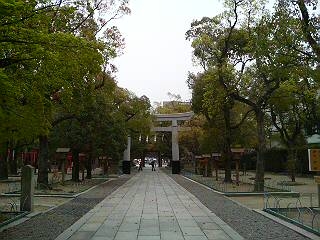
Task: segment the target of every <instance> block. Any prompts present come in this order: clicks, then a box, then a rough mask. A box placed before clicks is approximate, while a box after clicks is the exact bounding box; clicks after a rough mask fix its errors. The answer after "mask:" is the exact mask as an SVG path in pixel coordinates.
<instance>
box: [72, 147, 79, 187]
mask: <svg viewBox="0 0 320 240" xmlns="http://www.w3.org/2000/svg"><path fill="white" fill-rule="evenodd" d="M72 162H73V165H72V180H73V181H75V182H80V178H79V170H80V162H79V150H78V149H72Z"/></svg>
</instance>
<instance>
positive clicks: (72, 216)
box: [0, 175, 130, 240]
mask: <svg viewBox="0 0 320 240" xmlns="http://www.w3.org/2000/svg"><path fill="white" fill-rule="evenodd" d="M129 178H130V176H128V175H123V176H121V177H120V178H118V179H115V180H113V181H107V182H106V183H104V184H101V185H99V186H98V187H96V188H94V189H92V190H91V191H89V192H87V193H85V194H82V195H80V196H78V197H76V198H75V199H73V200H71V201H68V202H66V203H65V204H63V205H60V206H58V207H57V208H55V209H53V210H51V211H49V212H46V213H43V214H40V215H37V216H35V217H33V218H31V219H30V220H28V221H26V222H23V223H22V224H19V225H17V226H14V227H12V228H9V229H6V230H4V231H3V232H0V239H1V240H13V239H14V240H28V239H30V240H31V239H32V240H44V239H45V240H50V239H52V240H53V239H55V238H56V237H57V236H59V234H60V233H62V232H63V231H64V230H66V229H67V228H68V227H70V226H71V225H72V224H73V223H74V222H76V221H77V220H78V219H80V218H81V217H82V216H83V215H84V214H86V213H87V212H88V211H89V210H91V209H92V208H93V207H94V206H95V205H97V204H98V203H99V202H101V201H102V200H103V199H104V198H105V197H106V196H108V195H110V194H111V193H112V192H114V191H115V190H116V189H117V188H119V186H121V185H122V184H124V183H125V182H126V181H127V180H128V179H129Z"/></svg>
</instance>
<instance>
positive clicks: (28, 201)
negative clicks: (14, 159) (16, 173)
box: [20, 165, 34, 212]
mask: <svg viewBox="0 0 320 240" xmlns="http://www.w3.org/2000/svg"><path fill="white" fill-rule="evenodd" d="M33 197H34V168H33V167H32V166H30V165H26V166H24V167H23V168H22V176H21V196H20V211H30V212H31V211H32V210H33Z"/></svg>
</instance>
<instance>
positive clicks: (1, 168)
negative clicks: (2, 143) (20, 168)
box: [0, 148, 9, 180]
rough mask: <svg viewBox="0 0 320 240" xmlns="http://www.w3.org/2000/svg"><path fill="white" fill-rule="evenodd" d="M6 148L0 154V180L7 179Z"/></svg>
mask: <svg viewBox="0 0 320 240" xmlns="http://www.w3.org/2000/svg"><path fill="white" fill-rule="evenodd" d="M7 158H8V148H6V149H5V150H3V153H2V154H0V180H4V179H8V177H9V176H8V162H7Z"/></svg>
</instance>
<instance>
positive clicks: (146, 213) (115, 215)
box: [56, 168, 243, 240]
mask: <svg viewBox="0 0 320 240" xmlns="http://www.w3.org/2000/svg"><path fill="white" fill-rule="evenodd" d="M66 239H68V240H82V239H83V240H84V239H90V240H102V239H104V240H108V239H110V240H111V239H112V240H130V239H134V240H153V239H154V240H160V239H161V240H180V239H181V240H208V239H210V240H242V239H243V238H242V237H241V236H240V235H239V234H238V233H237V232H235V231H234V230H233V229H232V228H231V227H230V226H228V225H227V224H226V223H225V222H224V221H222V220H221V219H220V218H218V217H217V216H216V215H215V214H214V213H212V212H211V211H210V210H209V209H208V208H206V207H205V206H204V205H203V204H202V203H201V202H200V201H199V200H198V199H197V198H196V197H195V196H194V195H192V194H191V193H189V192H188V191H186V190H185V189H184V188H182V187H181V186H180V185H178V184H177V183H176V182H175V181H173V180H172V179H171V178H169V177H168V176H167V175H166V174H165V173H163V172H159V171H156V172H152V171H151V169H148V168H145V169H144V170H143V172H139V173H138V174H136V175H135V176H133V177H132V178H131V179H130V180H129V181H127V182H126V183H125V184H124V185H122V186H121V187H119V189H118V190H117V191H115V192H114V193H112V194H111V195H109V196H107V197H106V198H105V199H104V200H103V201H101V202H100V203H99V204H98V205H97V206H95V207H94V209H92V210H91V211H90V212H88V213H87V214H86V215H85V216H84V217H83V218H81V219H79V220H78V222H76V223H75V224H74V225H72V226H71V227H70V228H69V229H67V230H66V231H65V232H64V233H62V234H60V236H59V237H58V238H57V239H56V240H66Z"/></svg>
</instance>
